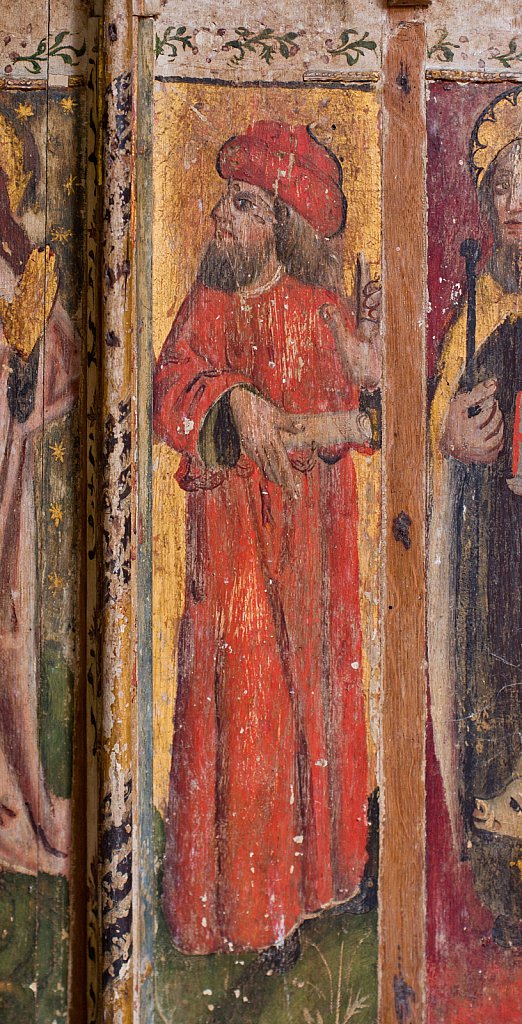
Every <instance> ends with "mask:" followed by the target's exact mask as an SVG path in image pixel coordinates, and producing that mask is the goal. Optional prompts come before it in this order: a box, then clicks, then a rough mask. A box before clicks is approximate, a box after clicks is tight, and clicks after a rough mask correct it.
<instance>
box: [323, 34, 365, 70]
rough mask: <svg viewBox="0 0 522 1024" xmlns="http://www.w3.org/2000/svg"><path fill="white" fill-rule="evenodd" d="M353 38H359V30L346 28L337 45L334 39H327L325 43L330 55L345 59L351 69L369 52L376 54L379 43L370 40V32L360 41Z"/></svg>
mask: <svg viewBox="0 0 522 1024" xmlns="http://www.w3.org/2000/svg"><path fill="white" fill-rule="evenodd" d="M352 36H359V32H358V31H357V29H356V28H345V29H344V30H343V32H341V35H340V37H339V42H338V43H337V44H336V43H334V41H333V39H327V40H326V42H325V46H326V49H327V50H328V53H330V54H331V55H332V56H333V57H345V58H346V63H347V64H348V65H349V67H353V65H354V64H357V61H358V60H359V57H364V56H365V54H366V53H368V52H370V53H374V54H375V52H376V50H377V43H376V42H375V40H374V39H370V37H369V36H370V34H369V32H365V33H364V34H363V35H362V36H360V37H359V39H353V38H352Z"/></svg>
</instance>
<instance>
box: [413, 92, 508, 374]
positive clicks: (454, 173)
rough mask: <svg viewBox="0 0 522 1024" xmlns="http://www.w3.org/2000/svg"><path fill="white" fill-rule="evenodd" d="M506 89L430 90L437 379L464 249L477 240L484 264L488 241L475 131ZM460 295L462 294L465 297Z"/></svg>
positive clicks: (431, 279) (432, 360) (432, 363)
mask: <svg viewBox="0 0 522 1024" xmlns="http://www.w3.org/2000/svg"><path fill="white" fill-rule="evenodd" d="M503 91H504V87H503V86H502V85H498V84H497V85H491V84H489V85H477V84H475V83H469V82H468V83H461V82H434V83H431V84H430V86H429V96H428V103H427V120H428V176H427V177H428V181H427V185H428V291H429V299H430V304H431V312H430V313H429V316H428V334H427V340H428V372H429V374H430V376H431V375H432V374H433V373H434V371H435V369H436V364H437V358H438V354H439V352H440V345H441V341H442V338H443V336H444V332H445V330H446V328H447V326H448V324H449V323H450V321H451V319H452V318H453V317H454V316H455V312H456V309H457V308H458V306H459V304H460V302H461V295H462V291H465V278H466V275H465V266H464V260H463V259H462V257H461V256H460V244H461V242H462V241H463V240H464V239H465V238H471V237H473V238H478V239H479V241H480V243H481V247H482V253H483V255H482V263H484V261H485V259H486V258H487V254H488V250H489V245H490V240H489V233H488V230H487V228H485V227H484V225H483V224H482V223H481V220H480V215H479V209H478V203H477V198H476V192H475V187H474V185H473V181H472V178H471V174H470V170H469V138H470V135H471V131H472V129H473V125H474V124H475V121H476V119H477V117H478V116H479V114H480V113H481V111H482V110H484V108H485V107H486V106H487V105H488V103H490V102H491V100H492V99H493V98H494V97H495V96H498V95H499V93H501V92H503ZM461 289H462V291H461Z"/></svg>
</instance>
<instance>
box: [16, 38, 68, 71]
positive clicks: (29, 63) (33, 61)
mask: <svg viewBox="0 0 522 1024" xmlns="http://www.w3.org/2000/svg"><path fill="white" fill-rule="evenodd" d="M70 35H71V33H70V32H58V33H57V35H56V36H55V37H54V40H53V42H52V43H49V40H48V39H46V38H45V36H44V38H43V39H40V42H39V43H38V46H37V47H36V50H35V51H34V53H24V54H23V55H21V56H20V55H17V56H16V57H13V60H12V63H13V64H25V65H26V70H27V71H29V72H30V74H31V75H39V74H40V73H41V71H42V65H43V64H46V63H48V62H49V61H50V60H51V58H52V57H59V58H60V59H61V60H63V62H64V64H68V65H69V67H71V68H77V67H78V64H79V63H80V62H79V60H78V59H76V60H75V59H74V58H75V57H76V58H79V57H83V55H84V53H85V50H86V44H85V39H84V40H83V41H82V44H81V46H78V47H77V46H73V45H72V44H71V43H64V39H65V37H66V36H70Z"/></svg>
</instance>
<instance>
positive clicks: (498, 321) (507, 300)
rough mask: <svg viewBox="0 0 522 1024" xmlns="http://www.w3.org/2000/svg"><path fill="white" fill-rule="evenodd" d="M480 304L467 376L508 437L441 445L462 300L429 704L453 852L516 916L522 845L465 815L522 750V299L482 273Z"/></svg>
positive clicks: (432, 586)
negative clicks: (463, 452)
mask: <svg viewBox="0 0 522 1024" xmlns="http://www.w3.org/2000/svg"><path fill="white" fill-rule="evenodd" d="M476 311H477V329H476V355H475V359H474V361H473V366H472V371H473V374H472V379H473V381H474V382H479V381H485V380H488V379H490V378H492V377H494V378H496V380H497V391H496V398H497V401H498V404H499V407H500V410H501V412H502V416H503V420H504V444H503V448H502V450H501V452H500V454H499V456H498V458H497V460H496V461H495V462H494V463H493V465H491V466H482V465H471V466H467V465H464V464H462V463H460V462H459V461H458V460H456V459H453V458H451V457H445V456H444V455H442V453H441V450H440V438H441V436H442V432H443V428H444V421H445V416H446V413H447V409H448V405H449V402H450V400H451V398H452V397H453V395H455V394H457V393H458V392H459V391H463V390H464V391H465V390H468V389H469V385H470V383H471V382H470V381H468V380H467V378H466V367H465V362H466V319H467V309H466V307H465V306H464V308H463V310H462V311H461V313H460V315H459V317H458V318H457V320H456V322H455V323H454V325H453V327H452V328H451V329H450V331H449V332H448V335H447V337H446V339H445V344H444V349H443V354H442V359H441V366H440V371H439V383H438V387H437V390H436V393H435V397H434V401H433V406H432V412H431V435H432V460H431V466H432V494H433V507H432V516H431V528H430V563H429V573H428V586H429V601H428V609H429V616H428V622H429V634H428V642H429V665H430V694H431V710H432V717H433V724H434V741H435V752H436V755H437V758H438V761H439V765H440V769H441V775H442V780H443V785H444V791H445V793H444V795H445V798H446V803H447V806H448V810H449V813H450V821H451V825H452V833H453V841H454V849H455V851H456V852H457V855H459V856H460V854H461V851H465V856H466V859H467V860H469V861H470V866H471V870H472V876H473V881H474V886H475V890H476V892H477V895H478V896H479V898H480V899H481V901H482V902H483V904H484V905H485V906H486V907H488V909H489V910H491V912H492V913H493V914H501V915H505V916H508V917H516V918H520V916H521V915H522V902H521V900H522V895H521V888H520V876H519V874H518V873H517V872H515V871H513V868H514V866H515V865H516V859H517V856H518V854H517V850H519V849H520V843H519V842H517V841H516V840H510V839H509V837H501V836H496V837H494V838H492V837H491V836H490V835H488V834H487V833H485V832H481V831H476V830H474V829H473V825H472V812H473V808H474V802H475V798H476V797H481V798H485V799H489V798H491V797H493V796H495V795H497V794H498V793H499V792H501V791H502V790H503V789H504V787H505V786H506V784H507V783H508V782H509V780H510V778H511V777H512V775H513V773H514V770H515V767H516V763H517V760H518V758H519V757H520V754H521V750H522V747H521V735H522V694H521V689H520V681H521V669H522V642H521V639H522V634H521V599H520V584H521V580H522V498H521V497H520V495H517V494H514V493H513V492H512V491H511V490H510V488H509V486H508V481H509V479H510V478H511V476H512V473H513V435H514V421H515V408H516V397H517V394H518V393H520V391H521V390H522V345H521V341H522V296H521V295H520V294H519V293H516V292H505V291H504V290H503V289H502V288H501V286H500V285H499V284H498V283H497V282H496V281H495V279H494V278H493V277H492V276H491V275H490V274H489V273H487V272H485V273H483V274H482V275H481V276H480V277H479V279H478V281H477V304H476ZM441 934H443V933H441Z"/></svg>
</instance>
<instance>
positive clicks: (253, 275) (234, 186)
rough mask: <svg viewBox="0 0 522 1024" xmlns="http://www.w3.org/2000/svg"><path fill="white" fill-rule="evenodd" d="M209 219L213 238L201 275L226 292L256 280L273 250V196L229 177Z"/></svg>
mask: <svg viewBox="0 0 522 1024" xmlns="http://www.w3.org/2000/svg"><path fill="white" fill-rule="evenodd" d="M212 221H213V225H214V238H213V240H212V241H211V242H210V244H209V246H208V248H207V251H206V253H205V255H204V257H203V260H202V263H201V266H200V270H199V277H200V279H201V280H202V281H203V282H204V284H206V285H207V287H209V288H215V289H218V290H219V291H225V292H232V291H237V290H238V289H241V288H246V287H248V286H249V285H252V284H255V281H256V279H257V278H258V276H259V274H260V273H261V271H262V269H263V268H264V267H265V266H266V264H267V263H268V261H269V260H270V259H271V258H272V257H273V255H274V252H275V236H274V225H275V214H274V199H273V197H272V196H271V195H270V193H269V192H266V191H265V189H262V188H259V187H258V186H256V185H249V184H248V183H247V182H241V181H230V182H229V184H228V189H227V191H226V192H225V193H224V194H223V195H222V197H221V199H220V200H219V202H218V203H217V204H216V206H215V207H214V209H213V211H212Z"/></svg>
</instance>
